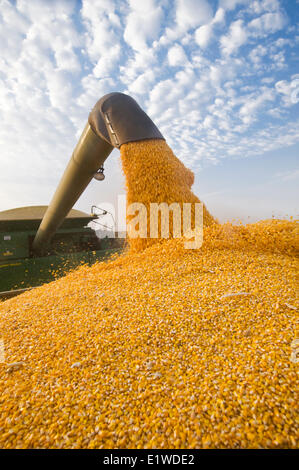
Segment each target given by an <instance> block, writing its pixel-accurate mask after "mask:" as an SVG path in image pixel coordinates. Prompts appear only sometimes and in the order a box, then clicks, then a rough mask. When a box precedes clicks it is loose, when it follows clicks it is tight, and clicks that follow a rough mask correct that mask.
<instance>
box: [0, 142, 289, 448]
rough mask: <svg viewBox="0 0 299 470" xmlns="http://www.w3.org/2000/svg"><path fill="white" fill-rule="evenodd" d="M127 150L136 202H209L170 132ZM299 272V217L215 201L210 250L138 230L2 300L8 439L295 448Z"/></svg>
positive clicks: (0, 437)
mask: <svg viewBox="0 0 299 470" xmlns="http://www.w3.org/2000/svg"><path fill="white" fill-rule="evenodd" d="M121 161H122V166H123V170H124V173H125V177H126V185H127V201H128V203H132V202H135V201H139V202H143V203H144V204H145V205H148V204H149V203H150V202H162V201H163V202H167V203H171V202H179V203H182V202H199V200H198V199H197V197H196V196H195V195H194V194H193V193H192V192H191V186H192V183H193V174H192V172H191V171H190V170H188V169H186V168H185V167H184V165H183V164H182V163H181V162H180V161H179V160H178V159H177V158H176V157H175V156H174V154H173V153H172V151H171V149H170V148H169V147H168V145H167V143H166V142H164V141H161V140H159V141H143V142H134V143H129V144H124V145H123V146H122V147H121ZM297 272H298V226H297V224H296V222H295V221H287V220H270V221H261V222H258V223H254V224H248V225H246V226H243V225H233V224H231V223H227V224H220V223H217V221H215V220H214V219H213V217H212V216H211V215H210V214H209V212H208V210H207V209H206V207H204V242H203V245H202V247H201V248H199V249H196V250H188V249H185V247H184V240H183V238H170V239H162V238H157V239H131V240H129V245H128V247H127V248H126V250H125V252H124V253H122V254H120V255H114V256H113V257H112V258H111V259H109V260H108V261H106V262H98V263H96V264H94V265H92V266H91V267H88V266H81V267H79V268H78V269H76V270H75V271H73V272H70V273H69V274H67V275H66V276H65V277H63V278H60V279H58V280H56V281H54V282H51V283H49V284H45V285H43V286H41V287H39V288H36V289H33V290H31V291H28V292H25V293H24V294H22V295H20V296H18V297H15V298H12V299H10V300H7V301H5V302H2V303H1V304H0V337H1V340H2V342H3V343H2V344H3V345H4V352H5V358H4V361H3V362H1V363H0V447H1V448H134V449H136V448H137V449H138V448H148V449H152V448H171V449H176V448H189V449H191V448H295V447H297V446H298V388H297V383H298V382H297V371H298V364H297V363H296V362H297V361H296V356H294V351H293V350H292V344H294V341H295V344H297V343H298V340H297V343H296V339H297V338H298V329H297V328H296V322H297V321H298V302H297V300H296V287H297V285H298V284H297ZM297 347H298V346H297ZM292 352H293V355H292ZM292 357H293V360H291V358H292ZM294 357H295V359H294Z"/></svg>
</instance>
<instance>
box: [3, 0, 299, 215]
mask: <svg viewBox="0 0 299 470" xmlns="http://www.w3.org/2000/svg"><path fill="white" fill-rule="evenodd" d="M298 7H299V4H298V1H295V0H293V1H279V0H253V1H244V0H243V1H242V0H239V1H238V0H215V1H206V0H173V1H170V0H162V1H155V0H142V1H140V0H127V1H125V0H122V1H118V0H116V1H113V0H83V1H82V2H81V1H71V0H65V1H63V0H59V1H54V0H51V1H46V0H20V1H8V0H0V116H1V126H0V168H1V172H0V183H1V184H0V210H5V209H9V208H12V207H17V206H23V205H30V204H48V203H49V201H50V199H51V197H52V195H53V192H54V190H55V188H56V186H57V184H58V181H59V178H60V176H61V174H62V172H63V170H64V168H65V166H66V164H67V161H68V160H69V158H70V155H71V153H72V151H73V149H74V147H75V145H76V142H77V140H78V137H79V136H80V134H81V131H82V130H83V128H84V125H85V123H86V120H87V117H88V114H89V112H90V110H91V108H92V107H93V105H94V104H95V103H96V101H97V100H98V99H99V98H100V97H101V96H102V95H104V94H105V93H109V92H111V91H122V92H125V93H128V94H130V95H131V96H133V97H134V98H135V99H136V100H137V101H138V102H139V104H140V105H141V106H142V107H143V108H144V109H145V110H146V112H148V114H149V115H150V117H151V118H152V119H153V120H154V122H155V123H156V124H157V125H158V127H159V128H160V130H161V131H162V133H163V134H164V136H165V137H166V140H167V142H168V143H169V145H170V146H171V147H172V149H173V150H174V152H175V153H176V155H177V156H178V157H179V158H180V159H182V161H183V162H184V163H185V164H186V165H187V166H188V167H190V168H192V169H193V171H194V173H195V185H194V192H195V193H196V194H197V195H198V196H199V197H200V198H202V199H203V200H204V202H205V203H206V204H207V206H208V208H209V209H210V211H211V212H212V213H213V214H214V215H215V216H216V217H218V218H219V219H220V220H228V219H230V220H232V219H242V220H243V221H247V220H249V221H254V220H258V219H263V218H269V217H272V215H274V216H276V217H285V216H290V215H291V216H296V215H297V214H298V204H297V200H298V189H297V188H298V178H299V168H298V154H299V152H298V150H299V131H298V105H299V67H298V60H297V57H298V44H299V35H298V29H297V23H298ZM124 192H125V190H124V178H123V175H122V172H121V166H120V161H119V153H118V151H116V150H115V151H113V153H112V155H111V156H110V157H109V159H108V161H107V164H106V180H105V181H104V182H103V183H99V182H96V181H94V182H92V183H91V184H90V186H89V187H88V189H87V190H86V191H85V193H84V195H83V196H82V197H81V198H80V200H79V201H78V203H77V204H76V207H77V208H80V209H83V210H85V211H87V212H88V211H89V209H90V206H91V205H92V204H100V205H101V204H102V203H104V202H110V203H115V202H116V200H117V196H118V195H119V194H124Z"/></svg>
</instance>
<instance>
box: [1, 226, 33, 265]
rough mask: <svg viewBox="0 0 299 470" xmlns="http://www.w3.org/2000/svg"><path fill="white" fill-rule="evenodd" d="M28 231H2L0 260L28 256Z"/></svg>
mask: <svg viewBox="0 0 299 470" xmlns="http://www.w3.org/2000/svg"><path fill="white" fill-rule="evenodd" d="M28 256H29V243H28V232H0V260H1V261H2V260H11V259H17V258H27V257H28Z"/></svg>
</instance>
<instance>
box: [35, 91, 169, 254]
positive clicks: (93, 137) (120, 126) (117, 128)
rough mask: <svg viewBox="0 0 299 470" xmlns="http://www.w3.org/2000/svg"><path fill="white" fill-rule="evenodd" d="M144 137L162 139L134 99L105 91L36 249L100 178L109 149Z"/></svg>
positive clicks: (45, 220) (43, 224) (47, 215)
mask: <svg viewBox="0 0 299 470" xmlns="http://www.w3.org/2000/svg"><path fill="white" fill-rule="evenodd" d="M148 139H162V140H165V139H164V137H163V135H162V134H161V132H160V131H159V129H158V128H157V127H156V126H155V124H154V123H153V121H152V120H151V119H150V118H149V117H148V115H147V114H146V113H145V112H144V111H143V110H142V109H141V108H140V106H139V105H138V104H137V103H136V101H135V100H134V99H133V98H131V97H130V96H128V95H125V94H123V93H109V94H108V95H105V96H103V97H102V98H101V99H100V100H99V101H98V102H97V103H96V105H95V106H94V108H93V109H92V111H91V113H90V114H89V117H88V122H87V124H86V126H85V128H84V130H83V132H82V135H81V137H80V139H79V141H78V143H77V145H76V147H75V150H74V152H73V154H72V156H71V159H70V161H69V163H68V165H67V167H66V169H65V171H64V174H63V176H62V178H61V180H60V183H59V185H58V187H57V189H56V192H55V194H54V196H53V199H52V201H51V203H50V205H49V207H48V209H47V211H46V213H45V215H44V217H43V220H42V222H41V224H40V226H39V229H38V231H37V233H36V236H35V239H34V241H33V250H34V251H35V252H37V253H38V252H40V251H42V250H43V248H44V247H45V246H46V245H47V243H48V242H49V241H50V239H51V237H52V236H53V235H54V234H55V232H56V230H57V229H58V228H59V227H60V225H61V224H62V222H63V220H64V218H65V217H66V216H67V214H68V212H69V211H70V210H71V209H72V207H73V205H74V204H75V203H76V201H77V200H78V199H79V197H80V196H81V194H82V193H83V191H84V190H85V188H86V187H87V186H88V184H89V183H90V181H91V180H92V178H94V177H95V178H96V179H97V180H102V179H104V178H103V164H104V162H105V160H106V159H107V157H108V155H109V154H110V153H111V152H112V150H113V148H120V147H121V145H122V144H125V143H127V142H134V141H140V140H148Z"/></svg>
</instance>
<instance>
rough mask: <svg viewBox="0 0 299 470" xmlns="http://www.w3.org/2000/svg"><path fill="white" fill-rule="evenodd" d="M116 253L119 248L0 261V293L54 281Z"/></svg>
mask: <svg viewBox="0 0 299 470" xmlns="http://www.w3.org/2000/svg"><path fill="white" fill-rule="evenodd" d="M116 251H119V248H116V249H107V250H98V251H84V252H77V253H68V254H64V255H63V254H61V255H56V256H55V255H53V256H44V257H41V258H24V259H17V260H11V261H9V260H7V262H5V261H0V292H2V291H9V290H12V289H22V288H25V287H34V286H39V285H42V284H44V283H47V282H51V281H54V280H55V279H57V278H59V277H61V276H63V275H64V274H66V273H67V272H68V271H70V270H72V269H74V268H76V267H77V266H79V265H80V264H88V265H91V264H93V263H95V262H96V261H102V260H103V259H105V258H107V257H109V256H110V255H111V254H112V253H114V252H116Z"/></svg>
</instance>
